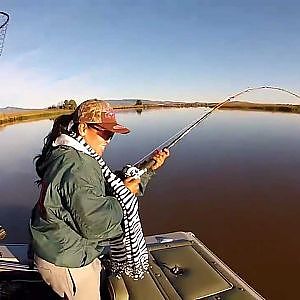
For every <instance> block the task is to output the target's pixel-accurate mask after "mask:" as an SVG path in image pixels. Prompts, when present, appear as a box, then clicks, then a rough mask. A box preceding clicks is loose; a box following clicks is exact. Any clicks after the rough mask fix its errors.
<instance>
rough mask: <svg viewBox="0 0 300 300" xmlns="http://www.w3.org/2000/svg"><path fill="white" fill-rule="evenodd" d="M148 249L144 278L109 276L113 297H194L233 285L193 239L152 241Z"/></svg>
mask: <svg viewBox="0 0 300 300" xmlns="http://www.w3.org/2000/svg"><path fill="white" fill-rule="evenodd" d="M149 253H150V255H149V263H150V268H149V273H147V274H146V275H145V277H144V278H143V279H141V280H137V281H135V280H132V279H131V278H129V277H128V276H126V275H123V276H122V278H120V279H118V278H116V277H113V276H110V277H109V278H108V282H109V289H110V291H111V298H112V299H114V300H127V299H130V300H140V299H143V300H153V299H155V300H161V299H162V300H163V299H172V300H177V299H178V300H179V299H186V300H195V299H203V298H205V297H208V296H211V295H216V294H219V293H221V292H224V291H226V290H230V289H231V288H232V284H231V283H229V282H228V281H227V280H226V279H225V278H224V277H223V276H222V275H221V274H220V273H219V272H218V271H216V270H215V269H214V268H213V267H212V266H211V265H210V264H209V263H208V262H206V261H205V260H204V259H203V257H202V256H201V255H200V253H199V252H198V251H197V248H196V247H194V243H193V242H191V241H186V240H182V241H176V242H170V243H163V244H154V245H150V246H149Z"/></svg>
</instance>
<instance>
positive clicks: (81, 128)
mask: <svg viewBox="0 0 300 300" xmlns="http://www.w3.org/2000/svg"><path fill="white" fill-rule="evenodd" d="M86 131H87V125H86V124H85V123H80V124H79V125H78V132H79V134H80V135H81V136H82V137H84V136H85V135H86Z"/></svg>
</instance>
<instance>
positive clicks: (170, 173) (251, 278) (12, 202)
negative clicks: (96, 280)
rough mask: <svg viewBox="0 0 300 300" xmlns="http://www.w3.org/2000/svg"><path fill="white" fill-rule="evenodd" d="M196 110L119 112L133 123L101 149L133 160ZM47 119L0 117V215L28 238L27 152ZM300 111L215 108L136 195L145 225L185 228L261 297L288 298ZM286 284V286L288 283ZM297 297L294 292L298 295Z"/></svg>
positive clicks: (293, 266)
mask: <svg viewBox="0 0 300 300" xmlns="http://www.w3.org/2000/svg"><path fill="white" fill-rule="evenodd" d="M202 113H203V110H201V109H168V110H155V111H154V110H151V111H147V112H143V113H142V114H138V113H136V112H123V113H119V119H120V121H122V122H123V123H124V124H126V125H128V127H130V128H131V129H132V133H131V134H129V135H127V136H117V137H116V138H114V140H113V142H112V143H111V144H110V146H109V148H108V149H107V152H106V154H105V158H106V161H107V162H108V163H109V164H110V165H111V166H112V167H113V168H115V169H117V168H121V167H122V166H123V165H125V164H126V163H134V162H136V161H137V160H138V159H139V158H140V157H142V156H143V155H144V154H146V153H148V152H149V151H150V150H151V149H152V148H153V147H155V146H156V145H159V144H160V143H161V142H162V141H164V140H165V139H166V138H168V137H169V136H171V135H172V134H173V133H175V132H177V130H179V129H180V128H182V127H184V126H186V125H187V124H188V123H189V122H190V121H192V120H194V119H196V118H197V117H198V116H199V115H201V114H202ZM51 125H52V122H51V121H50V120H44V121H38V122H32V123H23V124H17V125H13V126H8V127H4V128H1V127H0V139H1V149H0V157H1V159H0V168H1V176H0V192H1V210H0V224H2V225H3V226H4V227H6V228H7V231H8V238H7V242H26V240H27V220H28V216H29V214H30V209H31V207H32V206H33V204H34V202H35V201H36V200H37V193H38V189H37V187H36V185H35V184H34V180H35V179H36V176H35V173H34V167H33V162H32V159H33V157H34V155H36V154H38V153H39V151H40V149H41V143H42V139H43V137H44V136H45V135H46V134H47V133H48V131H49V129H50V127H51ZM299 129H300V116H299V115H293V114H280V113H265V112H240V111H219V112H217V113H216V114H214V115H213V116H212V117H211V118H210V119H208V120H207V121H206V122H205V123H203V124H202V125H201V126H200V127H198V128H196V129H194V130H193V131H192V132H191V133H190V134H189V135H188V136H186V137H185V139H184V140H183V141H182V142H180V143H179V144H177V146H176V147H175V148H173V151H172V157H171V158H170V159H169V160H168V162H167V163H166V165H165V166H164V168H163V169H161V170H160V171H159V172H158V174H157V175H156V176H155V177H154V178H153V179H152V181H151V183H150V184H149V187H148V190H147V192H146V195H145V196H144V197H143V198H141V200H140V205H141V206H140V209H141V217H142V220H143V224H144V231H145V234H147V235H149V234H155V233H159V232H160V233H163V232H171V231H178V230H184V231H192V232H194V233H195V234H196V235H197V236H198V237H199V238H200V239H201V240H202V241H203V242H204V243H205V244H206V245H207V246H208V247H209V248H210V249H211V250H213V251H214V252H215V253H216V254H217V255H218V256H219V257H220V258H222V259H223V260H224V261H225V262H226V263H227V264H228V265H229V266H230V267H231V268H232V269H233V270H235V271H236V272H237V273H238V274H239V275H240V276H241V277H242V278H244V279H245V280H246V281H247V282H248V283H249V284H250V285H252V286H253V287H254V288H255V289H257V290H258V291H259V292H260V293H261V294H263V295H264V296H265V297H266V298H268V299H289V298H293V299H294V298H295V295H296V287H297V286H298V281H299V280H298V279H299V274H298V269H299V267H300V256H299V253H300V240H299V229H300V219H299V215H300V201H299V199H300V186H299V173H300V172H299V170H300V151H299V149H300V134H299V132H300V130H299ZM292 289H293V290H292ZM296 298H297V296H296Z"/></svg>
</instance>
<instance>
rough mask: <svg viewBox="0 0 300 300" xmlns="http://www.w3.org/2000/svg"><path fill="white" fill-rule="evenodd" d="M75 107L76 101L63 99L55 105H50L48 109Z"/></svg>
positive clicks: (72, 108) (73, 108) (71, 108)
mask: <svg viewBox="0 0 300 300" xmlns="http://www.w3.org/2000/svg"><path fill="white" fill-rule="evenodd" d="M76 107H77V103H76V101H75V100H73V99H71V100H64V101H60V102H58V103H57V105H54V104H53V105H51V106H49V107H48V109H70V110H75V109H76Z"/></svg>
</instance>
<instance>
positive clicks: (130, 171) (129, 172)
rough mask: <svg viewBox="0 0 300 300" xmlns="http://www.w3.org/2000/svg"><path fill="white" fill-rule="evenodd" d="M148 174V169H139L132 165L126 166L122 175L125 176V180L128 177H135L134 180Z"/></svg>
mask: <svg viewBox="0 0 300 300" xmlns="http://www.w3.org/2000/svg"><path fill="white" fill-rule="evenodd" d="M145 172H146V169H142V170H141V169H139V168H137V167H135V166H132V165H126V166H125V167H124V168H123V170H122V173H123V174H124V176H125V178H127V177H133V178H134V179H140V178H141V176H142V175H143V174H144V173H145Z"/></svg>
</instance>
